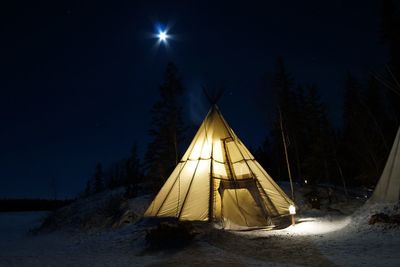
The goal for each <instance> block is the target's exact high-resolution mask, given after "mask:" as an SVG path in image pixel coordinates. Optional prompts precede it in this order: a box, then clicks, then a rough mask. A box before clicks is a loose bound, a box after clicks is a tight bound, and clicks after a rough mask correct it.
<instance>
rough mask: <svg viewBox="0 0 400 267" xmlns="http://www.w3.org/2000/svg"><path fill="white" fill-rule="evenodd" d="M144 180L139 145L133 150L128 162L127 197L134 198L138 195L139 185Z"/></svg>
mask: <svg viewBox="0 0 400 267" xmlns="http://www.w3.org/2000/svg"><path fill="white" fill-rule="evenodd" d="M141 179H142V171H141V163H140V159H139V157H138V154H137V145H136V144H135V145H134V146H133V147H132V149H131V155H130V157H129V158H128V160H127V161H126V180H125V188H126V195H127V196H129V197H133V196H135V195H136V192H137V186H138V183H139V182H140V181H141Z"/></svg>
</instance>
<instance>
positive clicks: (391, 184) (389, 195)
mask: <svg viewBox="0 0 400 267" xmlns="http://www.w3.org/2000/svg"><path fill="white" fill-rule="evenodd" d="M399 199H400V128H399V129H398V130H397V134H396V138H395V139H394V143H393V146H392V150H391V151H390V154H389V158H388V160H387V162H386V165H385V168H384V169H383V172H382V175H381V177H380V178H379V181H378V184H377V186H376V188H375V190H374V193H373V194H372V197H371V198H370V199H369V201H368V202H369V203H397V202H398V201H399Z"/></svg>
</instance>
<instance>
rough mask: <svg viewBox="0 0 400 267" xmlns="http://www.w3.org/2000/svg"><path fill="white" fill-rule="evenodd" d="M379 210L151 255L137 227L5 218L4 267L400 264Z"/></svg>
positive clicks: (218, 237) (202, 240)
mask: <svg viewBox="0 0 400 267" xmlns="http://www.w3.org/2000/svg"><path fill="white" fill-rule="evenodd" d="M374 209H375V210H374ZM376 210H382V208H381V207H372V208H369V209H365V208H364V209H361V210H359V211H358V212H356V213H355V214H354V215H352V216H344V215H329V213H323V212H313V211H311V212H310V211H309V212H304V213H303V215H301V216H298V218H297V224H296V225H295V226H290V227H288V228H285V229H280V230H273V231H266V230H253V231H223V230H218V229H216V228H212V227H208V228H206V229H203V231H202V233H201V234H199V235H198V236H197V237H196V238H195V241H193V242H192V243H191V244H190V245H188V246H186V247H184V248H182V249H170V250H164V251H149V250H146V242H145V232H144V230H143V229H141V228H140V226H137V225H128V226H125V227H122V228H120V229H117V230H102V231H92V232H90V233H87V232H71V231H66V230H65V231H54V232H50V233H40V234H32V233H29V230H30V229H32V228H34V227H35V226H37V225H38V224H39V222H40V220H41V219H42V218H43V216H44V215H45V213H43V212H38V213H35V212H31V213H0V266H1V267H3V266H18V267H19V266H22V267H23V266H91V267H93V266H196V265H197V266H217V265H218V266H400V253H399V251H400V229H399V227H398V226H396V227H388V226H382V225H368V224H367V219H368V217H369V216H370V214H371V213H373V212H375V211H376Z"/></svg>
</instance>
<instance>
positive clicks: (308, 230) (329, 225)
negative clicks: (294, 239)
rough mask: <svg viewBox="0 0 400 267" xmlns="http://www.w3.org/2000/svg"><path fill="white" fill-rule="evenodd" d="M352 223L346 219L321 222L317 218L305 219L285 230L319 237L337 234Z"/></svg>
mask: <svg viewBox="0 0 400 267" xmlns="http://www.w3.org/2000/svg"><path fill="white" fill-rule="evenodd" d="M350 222H351V219H350V218H349V217H348V218H345V219H342V220H337V221H319V220H317V219H315V218H303V219H299V220H298V221H297V224H296V225H292V226H289V227H288V228H286V229H284V231H287V232H289V233H291V234H295V235H319V234H326V233H330V232H335V231H338V230H340V229H343V228H344V227H346V226H347V225H348V224H349V223H350Z"/></svg>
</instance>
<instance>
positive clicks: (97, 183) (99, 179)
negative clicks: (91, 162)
mask: <svg viewBox="0 0 400 267" xmlns="http://www.w3.org/2000/svg"><path fill="white" fill-rule="evenodd" d="M103 190H104V176H103V167H102V165H101V163H97V165H96V170H95V173H94V193H99V192H101V191H103Z"/></svg>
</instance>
